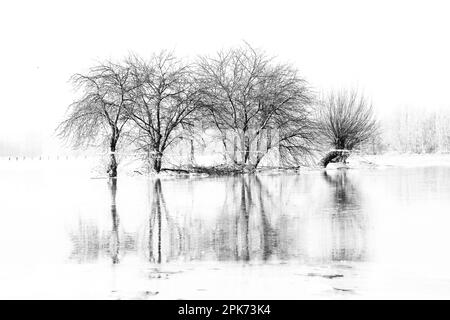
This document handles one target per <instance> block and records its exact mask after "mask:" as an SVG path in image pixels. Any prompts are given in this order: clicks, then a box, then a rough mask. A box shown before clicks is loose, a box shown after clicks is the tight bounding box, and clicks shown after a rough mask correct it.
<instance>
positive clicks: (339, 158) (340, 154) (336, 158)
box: [319, 150, 350, 168]
mask: <svg viewBox="0 0 450 320" xmlns="http://www.w3.org/2000/svg"><path fill="white" fill-rule="evenodd" d="M349 155H350V152H349V151H336V150H334V151H330V152H328V153H327V154H326V155H325V157H323V158H322V159H321V160H320V161H319V165H320V166H322V167H324V168H326V167H327V165H328V164H329V163H335V162H343V163H345V162H346V160H347V158H348V156H349Z"/></svg>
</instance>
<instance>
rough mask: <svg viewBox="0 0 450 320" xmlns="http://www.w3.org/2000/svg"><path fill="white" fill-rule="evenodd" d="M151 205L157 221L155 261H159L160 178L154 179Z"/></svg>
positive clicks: (160, 222)
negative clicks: (156, 255)
mask: <svg viewBox="0 0 450 320" xmlns="http://www.w3.org/2000/svg"><path fill="white" fill-rule="evenodd" d="M153 197H154V198H153V205H152V212H153V215H154V216H155V218H156V220H157V223H158V235H157V236H158V249H157V254H158V257H157V263H161V260H162V259H161V224H162V221H161V180H160V179H156V181H155V184H154V186H153ZM151 229H152V228H150V230H151Z"/></svg>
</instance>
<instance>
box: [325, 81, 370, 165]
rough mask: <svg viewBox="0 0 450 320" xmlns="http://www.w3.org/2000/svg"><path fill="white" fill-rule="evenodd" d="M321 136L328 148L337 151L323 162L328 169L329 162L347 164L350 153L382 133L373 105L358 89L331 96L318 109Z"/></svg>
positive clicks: (332, 152) (331, 94)
mask: <svg viewBox="0 0 450 320" xmlns="http://www.w3.org/2000/svg"><path fill="white" fill-rule="evenodd" d="M318 113H319V116H318V118H319V121H318V127H319V133H320V135H321V137H322V139H323V142H324V144H325V145H326V146H327V147H331V148H333V149H335V150H332V151H331V152H329V153H328V154H327V155H326V156H325V157H324V158H322V160H321V162H320V163H321V164H322V165H323V166H324V167H326V166H327V164H328V163H329V162H335V161H344V162H345V159H346V158H347V157H348V155H349V154H350V151H351V150H353V149H355V148H357V147H359V146H361V145H362V144H363V143H365V142H367V141H368V140H369V139H371V138H373V137H374V136H375V135H376V134H377V131H378V124H377V121H376V120H375V118H374V114H373V110H372V106H371V105H370V104H369V103H368V101H367V99H366V98H365V97H364V96H362V95H360V94H358V92H357V91H356V90H350V91H346V90H341V91H339V92H332V93H330V94H329V95H328V96H327V97H326V98H325V99H323V101H322V102H321V106H320V108H319V110H318Z"/></svg>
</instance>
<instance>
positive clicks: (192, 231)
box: [148, 176, 276, 263]
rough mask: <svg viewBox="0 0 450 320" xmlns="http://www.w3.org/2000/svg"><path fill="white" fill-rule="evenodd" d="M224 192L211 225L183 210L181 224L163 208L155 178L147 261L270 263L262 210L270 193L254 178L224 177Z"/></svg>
mask: <svg viewBox="0 0 450 320" xmlns="http://www.w3.org/2000/svg"><path fill="white" fill-rule="evenodd" d="M226 190H227V193H226V197H225V200H224V203H223V206H222V210H221V212H220V213H219V214H218V215H217V218H216V219H215V221H214V222H213V223H212V224H211V223H210V224H208V223H206V222H205V221H204V220H203V219H202V218H200V217H197V218H196V217H195V214H194V213H195V212H189V211H187V210H186V211H185V212H183V216H182V219H181V223H180V220H177V219H175V218H174V217H172V216H171V213H170V212H169V210H168V208H167V205H166V202H165V199H164V193H163V188H162V182H161V180H159V179H157V180H155V181H154V182H153V188H152V202H151V210H150V220H149V232H148V233H149V236H148V241H149V242H148V248H149V257H150V261H151V262H157V263H160V262H162V261H173V260H176V259H183V260H220V261H230V260H242V261H249V260H252V259H259V260H267V259H269V258H270V257H271V255H272V253H273V246H274V244H275V243H276V241H274V239H275V238H276V232H275V230H274V229H273V228H272V226H271V224H270V219H269V217H268V213H267V211H268V210H267V208H266V207H267V202H271V201H272V200H271V197H270V193H269V192H268V190H265V188H264V186H263V184H262V182H261V181H260V179H259V178H258V177H256V176H246V177H244V176H242V177H240V178H232V179H228V180H227V188H226ZM191 191H192V190H191ZM272 202H273V201H272ZM272 205H273V204H272ZM194 210H195V208H194ZM212 214H215V213H214V212H213V213H212Z"/></svg>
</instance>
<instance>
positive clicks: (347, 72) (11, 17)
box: [0, 0, 450, 143]
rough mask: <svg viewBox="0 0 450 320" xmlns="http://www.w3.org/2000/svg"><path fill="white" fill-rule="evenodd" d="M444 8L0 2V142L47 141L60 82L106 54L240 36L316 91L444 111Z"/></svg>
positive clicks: (59, 101) (67, 90)
mask: <svg viewBox="0 0 450 320" xmlns="http://www.w3.org/2000/svg"><path fill="white" fill-rule="evenodd" d="M449 8H450V4H448V5H446V3H445V1H430V0H428V1H420V2H418V1H370V2H369V1H361V0H360V1H342V0H340V1H317V0H314V1H298V0H297V1H282V0H276V1H270V2H269V1H261V0H260V1H245V3H244V1H243V0H241V1H220V2H219V1H211V0H209V1H192V0H190V1H161V0H159V1H130V0H128V1H120V2H119V1H111V0H109V1H92V0H91V1H80V0H77V1H42V0H41V1H14V2H13V1H8V2H7V1H2V3H1V4H0V41H1V49H0V72H1V76H0V88H1V100H0V110H1V113H0V142H1V141H8V142H9V143H23V141H27V140H28V141H30V139H32V138H36V137H42V138H43V139H44V140H46V139H47V137H48V136H49V135H51V134H52V132H53V130H54V128H55V126H56V124H57V123H58V121H59V120H60V119H61V117H62V115H63V114H64V112H65V110H66V107H67V105H68V104H69V103H70V102H71V101H72V99H73V98H74V95H73V92H72V89H71V87H70V85H69V83H68V79H69V77H70V75H71V74H73V73H75V72H82V71H83V70H85V69H86V68H88V67H89V66H91V65H92V64H94V63H95V61H96V60H102V59H105V58H120V57H122V56H124V55H126V54H127V53H128V52H130V51H134V52H137V53H139V54H141V55H145V54H150V53H151V52H153V51H157V50H160V49H163V48H169V49H175V51H176V52H177V53H178V54H180V55H186V56H195V55H196V54H202V53H212V52H214V51H216V50H217V49H220V48H222V47H227V46H230V45H236V44H240V43H241V41H242V40H246V41H248V42H249V43H251V44H252V45H253V46H255V47H260V48H263V49H265V50H266V51H267V52H268V53H269V54H273V55H277V56H278V57H279V58H280V59H282V60H286V61H290V62H292V63H294V64H295V65H296V66H297V67H298V68H299V69H300V70H301V71H302V72H303V74H304V76H305V77H306V78H307V79H308V80H309V81H310V83H311V84H312V85H313V86H315V87H316V88H317V89H318V90H321V89H329V88H340V87H348V86H352V87H358V88H359V89H361V90H363V91H364V92H365V93H366V95H368V96H370V97H371V99H372V101H373V103H374V106H375V107H376V109H377V110H378V111H379V112H380V113H381V114H386V113H388V112H390V111H392V109H395V108H398V107H403V106H421V107H426V108H435V107H441V108H450V98H449V95H448V94H447V90H448V85H449V80H448V78H449V76H450V41H449V39H450V37H449V30H450V19H449V14H450V11H449Z"/></svg>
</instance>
